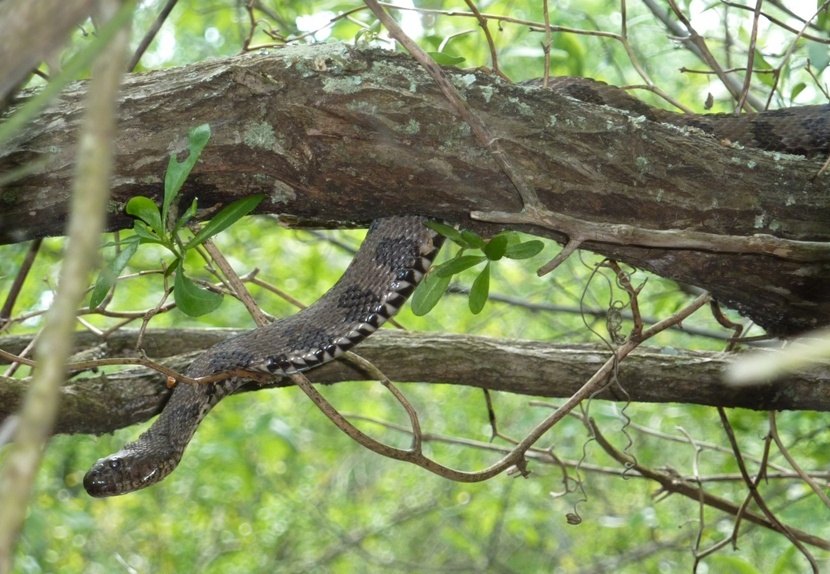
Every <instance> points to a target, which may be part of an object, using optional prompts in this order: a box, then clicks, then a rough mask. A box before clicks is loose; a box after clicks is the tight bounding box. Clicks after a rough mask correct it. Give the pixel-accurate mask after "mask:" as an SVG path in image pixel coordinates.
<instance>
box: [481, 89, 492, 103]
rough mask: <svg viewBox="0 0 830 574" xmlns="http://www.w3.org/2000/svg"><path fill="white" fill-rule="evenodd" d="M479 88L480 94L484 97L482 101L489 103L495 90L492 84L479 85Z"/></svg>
mask: <svg viewBox="0 0 830 574" xmlns="http://www.w3.org/2000/svg"><path fill="white" fill-rule="evenodd" d="M479 89H480V90H481V95H482V96H483V97H484V101H485V102H487V103H488V104H489V103H490V100H491V99H492V98H493V94H494V93H495V92H496V91H495V90H494V89H493V86H479Z"/></svg>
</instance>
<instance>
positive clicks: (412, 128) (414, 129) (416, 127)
mask: <svg viewBox="0 0 830 574" xmlns="http://www.w3.org/2000/svg"><path fill="white" fill-rule="evenodd" d="M401 131H403V133H405V134H408V135H411V136H414V135H415V134H417V133H418V132H419V131H421V124H419V123H418V122H417V121H415V119H413V118H410V119H409V122H407V124H406V125H405V126H404V127H403V128H401Z"/></svg>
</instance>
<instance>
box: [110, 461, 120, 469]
mask: <svg viewBox="0 0 830 574" xmlns="http://www.w3.org/2000/svg"><path fill="white" fill-rule="evenodd" d="M119 466H121V459H119V458H114V459H112V460H111V461H110V468H111V469H113V470H117V469H118V467H119Z"/></svg>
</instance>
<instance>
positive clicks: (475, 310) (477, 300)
mask: <svg viewBox="0 0 830 574" xmlns="http://www.w3.org/2000/svg"><path fill="white" fill-rule="evenodd" d="M489 294H490V262H489V261H488V262H487V265H485V266H484V269H482V271H481V273H480V274H479V276H478V277H476V280H475V281H473V286H472V288H471V289H470V312H471V313H472V314H473V315H478V314H479V313H481V310H482V309H484V304H485V303H487V296H488V295H489Z"/></svg>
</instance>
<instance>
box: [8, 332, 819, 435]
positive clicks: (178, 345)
mask: <svg viewBox="0 0 830 574" xmlns="http://www.w3.org/2000/svg"><path fill="white" fill-rule="evenodd" d="M240 332H241V331H240V330H234V329H156V330H149V331H148V332H147V336H146V342H145V349H146V351H147V352H148V353H150V354H151V355H152V356H153V358H154V359H155V360H157V361H158V362H160V363H162V364H163V365H165V366H167V367H169V368H172V369H174V370H176V371H178V372H180V373H181V372H183V371H184V370H185V369H186V368H187V366H188V365H189V364H190V361H192V360H193V358H195V354H196V353H198V352H201V351H202V350H204V349H205V348H207V347H210V346H212V345H214V344H216V343H218V342H219V341H222V340H224V339H225V338H227V337H229V336H232V335H234V334H238V333H240ZM136 337H137V330H126V329H122V330H121V331H118V332H116V333H113V334H112V335H110V336H109V338H108V339H107V341H106V343H104V344H103V345H102V346H101V347H99V348H97V349H96V352H97V354H99V355H101V356H104V357H110V358H112V357H134V356H135V353H134V351H133V349H134V348H135V339H136ZM77 339H78V340H77V345H78V350H80V349H81V348H91V347H95V346H96V345H100V344H101V340H100V339H99V338H97V337H96V336H95V335H93V334H92V333H89V332H83V333H78V337H77ZM28 340H29V338H28V337H5V338H4V339H3V348H4V350H6V351H9V352H13V353H14V352H19V351H20V350H22V349H23V348H25V346H26V344H27V343H28ZM359 352H360V355H361V356H363V357H365V358H366V359H368V360H370V361H371V362H372V363H373V364H375V365H376V366H377V367H378V368H379V369H381V370H382V371H383V372H384V373H385V374H386V375H387V376H389V377H390V378H391V379H392V380H395V381H417V382H422V383H434V384H454V385H465V386H473V387H483V388H489V389H492V390H498V391H504V392H510V393H517V394H522V395H529V396H540V397H570V396H571V395H573V394H574V393H575V392H576V391H577V390H578V389H579V387H580V386H581V385H582V384H583V383H584V382H585V381H586V380H587V379H589V378H590V377H591V376H592V375H593V374H594V373H595V372H596V369H597V367H598V366H599V365H600V364H602V362H603V361H604V360H605V359H606V358H607V356H608V350H607V348H604V347H601V346H598V345H556V344H551V343H545V342H539V341H523V340H517V339H497V338H492V337H481V336H474V335H456V334H448V333H414V332H402V331H398V330H391V329H382V330H381V331H380V332H378V333H376V334H375V335H373V336H372V337H369V338H368V339H367V340H366V341H364V342H363V343H362V344H361V346H360V348H359ZM728 365H729V361H728V359H727V358H726V357H724V355H723V354H722V353H710V352H702V351H698V352H692V351H683V352H680V353H679V354H663V353H662V352H661V349H660V348H656V347H646V348H641V349H640V350H638V351H636V352H634V353H632V354H631V355H629V356H628V357H627V358H626V360H625V361H623V362H622V363H621V364H620V373H619V380H620V381H621V382H622V384H623V386H624V387H625V391H626V392H627V393H628V395H629V396H630V399H631V400H632V401H638V402H655V403H668V402H672V403H688V404H702V405H713V406H717V405H720V406H724V407H742V408H748V409H754V410H761V411H763V410H770V409H775V410H786V409H793V410H815V411H830V383H828V382H827V380H826V377H822V375H821V373H820V372H819V371H817V370H816V371H805V372H801V373H798V374H797V375H793V376H792V377H791V378H790V379H788V380H787V381H786V388H787V392H786V393H784V392H782V387H781V386H780V385H777V384H772V385H764V386H757V387H743V386H737V387H736V386H729V385H727V384H725V383H723V381H722V380H721V378H722V371H723V369H724V368H726V366H728ZM308 376H309V378H310V379H311V381H313V382H315V383H323V384H333V383H338V382H344V381H354V380H365V379H366V378H367V376H366V375H365V374H364V373H362V372H360V371H359V370H358V369H357V368H356V367H354V366H352V365H349V364H348V363H346V362H344V361H340V360H338V361H333V362H332V363H329V364H327V365H324V366H322V367H321V368H319V369H314V370H313V371H310V372H309V373H308ZM657 381H659V384H657V383H656V382H657ZM289 384H290V383H289V382H287V381H283V382H280V383H278V384H275V385H269V386H268V387H269V388H270V387H273V386H278V387H280V386H287V385H289ZM27 387H28V383H27V382H26V381H21V380H18V379H12V378H2V379H0V420H4V419H5V418H6V417H8V416H9V415H11V414H12V413H14V412H15V411H16V409H17V408H18V406H19V404H20V400H21V397H22V395H23V393H25V390H26V388H27ZM259 388H260V387H259V386H258V385H257V384H251V385H249V386H247V387H246V388H245V390H246V391H249V390H257V389H259ZM169 393H170V389H169V388H168V387H167V375H165V374H162V373H157V372H154V371H151V370H149V369H146V368H130V369H125V370H123V371H120V372H117V373H109V374H103V373H100V374H97V375H95V376H83V377H77V378H73V379H72V380H70V381H68V382H67V383H66V384H65V385H64V387H63V399H62V404H63V407H62V410H61V413H60V416H59V420H58V422H57V427H56V430H55V432H59V433H96V434H100V433H105V432H112V431H114V430H116V429H118V428H122V427H125V426H129V425H133V424H137V423H139V422H142V421H146V420H148V419H149V418H151V417H153V416H154V415H155V414H157V413H158V412H160V411H161V408H162V407H163V406H164V403H165V402H166V400H167V397H168V396H169ZM597 397H598V398H599V399H603V400H622V401H625V400H627V399H628V398H629V397H626V396H623V395H622V392H621V391H620V390H618V389H616V388H615V387H609V388H608V389H605V390H604V391H603V392H602V393H600V394H599V395H597Z"/></svg>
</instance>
